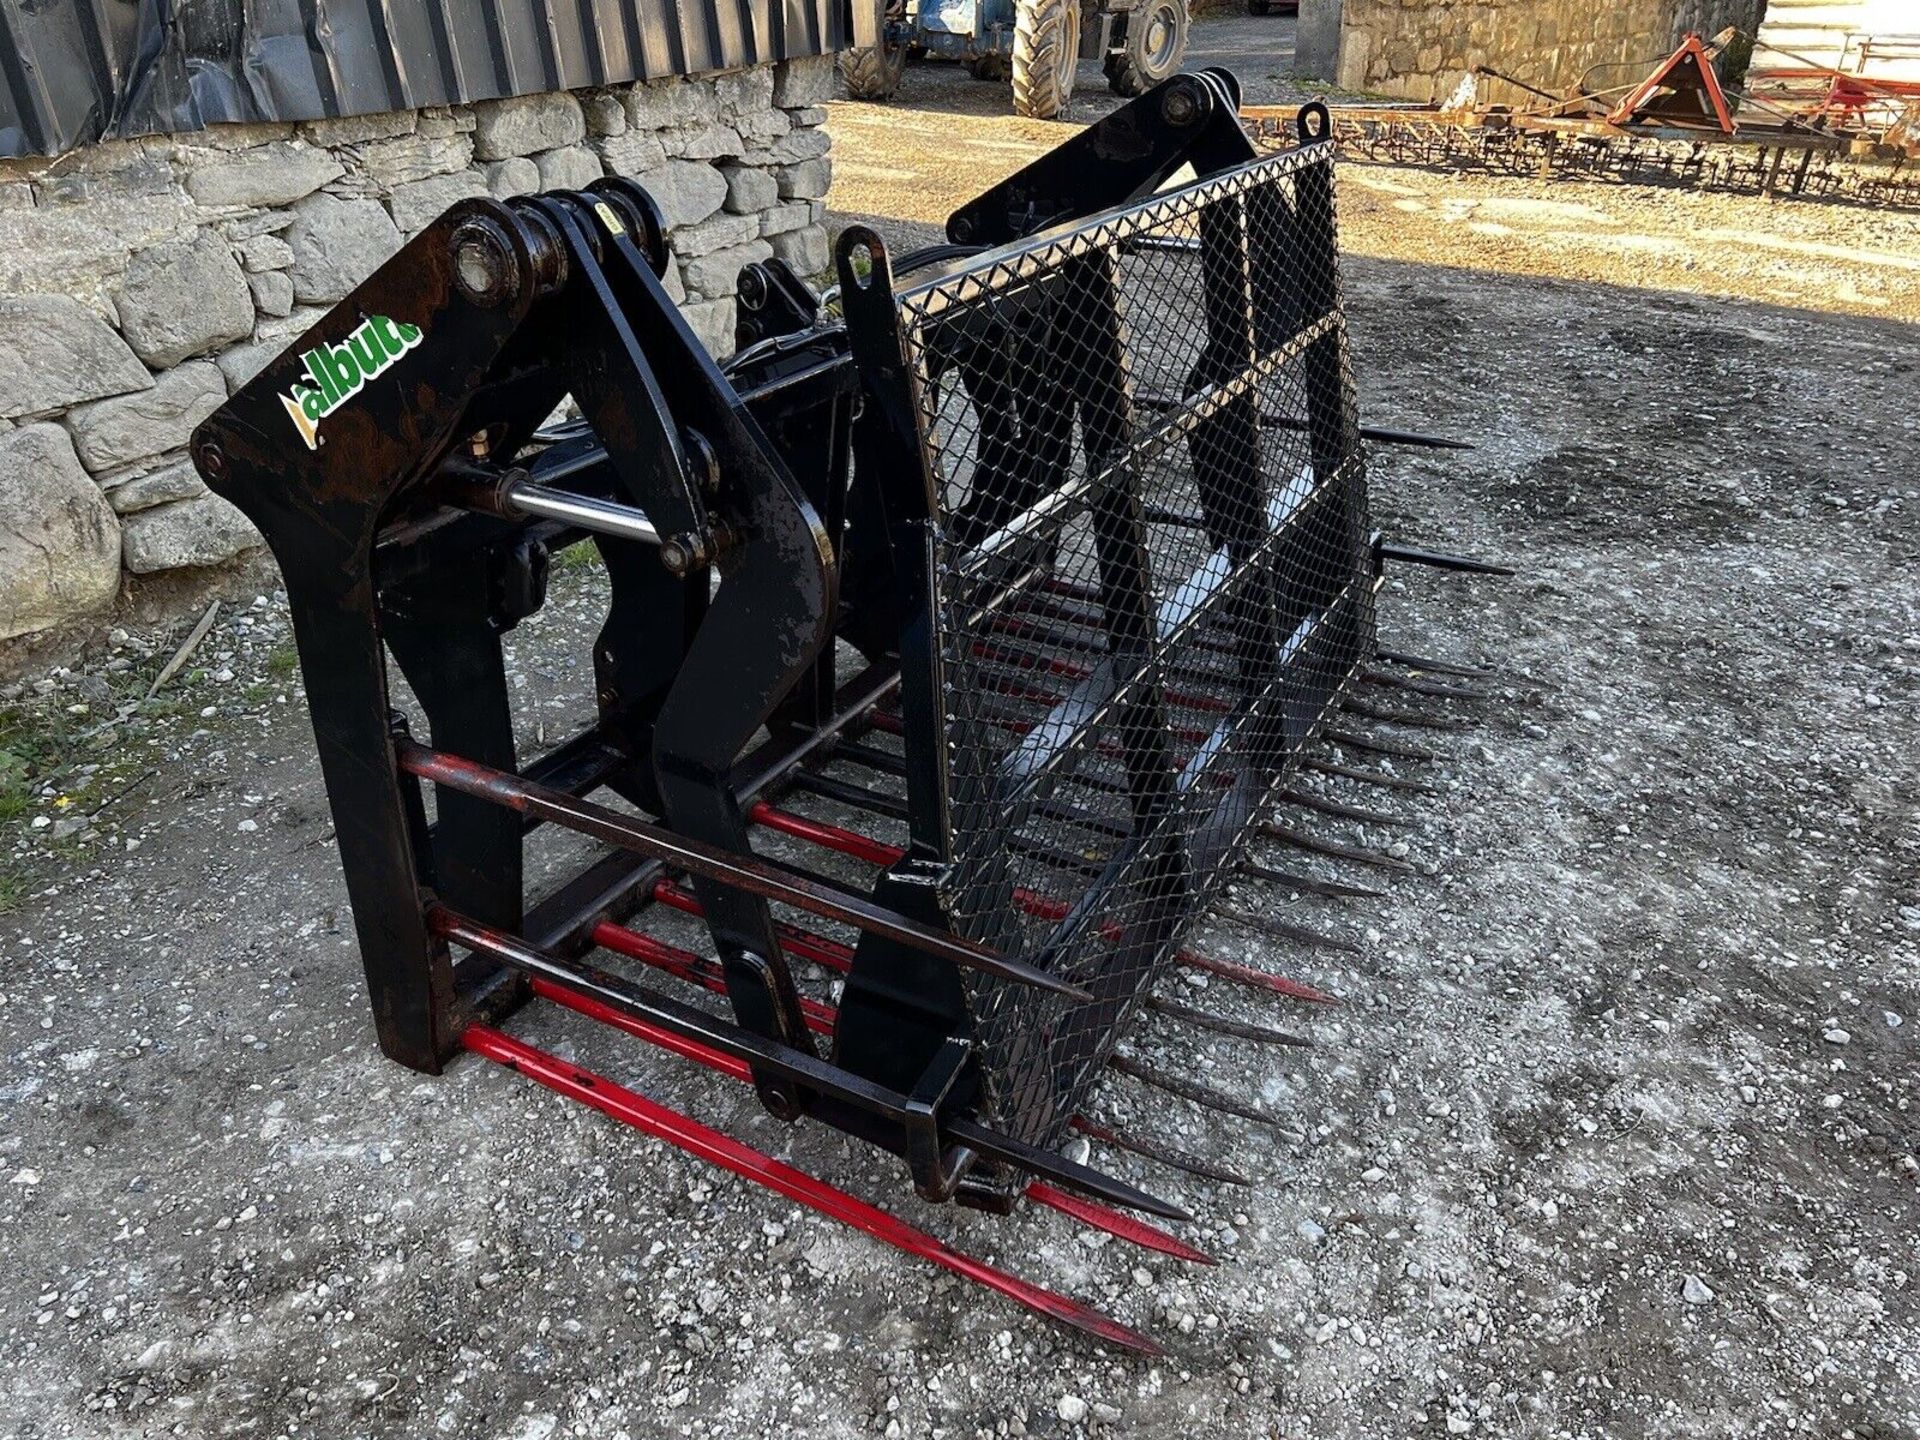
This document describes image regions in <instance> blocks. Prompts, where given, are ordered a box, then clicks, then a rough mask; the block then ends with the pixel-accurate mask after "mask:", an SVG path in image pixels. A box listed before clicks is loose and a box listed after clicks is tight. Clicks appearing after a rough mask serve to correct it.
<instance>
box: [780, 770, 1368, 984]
mask: <svg viewBox="0 0 1920 1440" xmlns="http://www.w3.org/2000/svg"><path fill="white" fill-rule="evenodd" d="M748 818H750V819H752V820H753V821H754V822H755V823H757V824H763V825H768V826H770V827H771V828H774V829H778V830H780V831H781V832H782V833H783V834H788V835H793V836H795V837H796V838H798V839H802V840H806V841H809V842H810V843H812V844H817V845H824V846H827V847H828V848H830V849H834V850H838V851H839V852H840V853H842V854H846V855H852V856H854V857H855V858H857V859H862V860H867V861H869V862H870V863H873V864H878V865H890V864H892V863H893V862H894V861H895V860H897V859H898V858H899V857H900V854H901V853H902V852H901V850H900V848H899V847H898V846H895V845H888V844H887V843H886V842H885V841H882V840H874V839H872V838H871V837H869V836H865V835H861V834H859V833H858V832H856V831H852V830H846V829H843V828H842V827H840V826H838V825H829V824H825V823H823V822H821V821H817V820H808V819H807V818H806V817H804V816H800V815H793V814H791V813H789V812H787V811H784V810H779V809H776V808H775V807H773V806H771V805H768V804H766V803H765V802H764V801H762V802H760V803H758V804H756V805H754V807H753V808H752V809H751V810H750V811H749V812H748ZM1014 900H1015V903H1016V904H1018V905H1019V906H1020V907H1021V909H1023V910H1024V911H1026V913H1028V914H1030V915H1035V916H1038V917H1040V918H1042V919H1048V920H1059V919H1064V918H1065V916H1066V915H1067V913H1068V911H1069V909H1070V908H1071V907H1069V906H1068V904H1067V903H1066V902H1065V901H1063V900H1054V899H1050V898H1049V897H1047V896H1044V895H1037V894H1034V893H1032V892H1030V891H1029V892H1019V891H1016V892H1015V896H1014ZM1103 930H1104V927H1103ZM1308 933H1310V932H1304V931H1303V932H1301V935H1299V936H1295V937H1293V938H1296V939H1299V938H1303V937H1304V936H1305V935H1306V934H1308ZM782 943H783V944H785V943H787V941H786V938H785V937H784V936H783V937H782ZM1325 943H1328V944H1336V943H1337V942H1333V941H1327V942H1325ZM794 953H796V954H801V953H804V952H800V951H795V952H794ZM807 958H812V957H811V956H808V957H807ZM1173 959H1174V963H1175V964H1176V965H1181V966H1184V967H1185V968H1187V969H1190V970H1204V971H1206V972H1207V973H1208V974H1211V975H1218V976H1220V977H1221V979H1223V980H1231V981H1233V982H1234V983H1235V984H1239V985H1245V986H1247V987H1249V988H1251V989H1256V990H1266V991H1269V992H1271V993H1272V994H1275V995H1283V996H1285V997H1286V998H1288V999H1290V1000H1307V1001H1311V1002H1313V1003H1315V1004H1321V1005H1332V1004H1335V1003H1337V1002H1336V1001H1335V999H1334V997H1333V996H1331V995H1329V994H1327V993H1326V992H1325V991H1324V990H1317V989H1315V988H1314V987H1313V986H1311V985H1306V984H1302V983H1301V982H1300V981H1298V980H1290V979H1288V978H1287V977H1286V976H1284V975H1271V974H1268V973H1267V972H1266V971H1264V970H1256V969H1255V968H1254V967H1252V966H1251V965H1241V964H1238V963H1236V962H1234V961H1232V960H1222V959H1219V958H1218V957H1216V956H1212V955H1207V954H1204V953H1202V952H1200V951H1196V950H1193V949H1190V948H1183V949H1181V950H1178V951H1176V952H1175V953H1174V957H1173Z"/></svg>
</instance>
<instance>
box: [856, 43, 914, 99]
mask: <svg viewBox="0 0 1920 1440" xmlns="http://www.w3.org/2000/svg"><path fill="white" fill-rule="evenodd" d="M906 72H907V47H906V46H905V45H889V44H887V43H885V42H884V41H882V42H881V43H880V44H878V45H870V46H868V47H866V48H865V49H861V50H846V51H843V52H841V55H840V78H841V79H842V80H844V81H846V82H847V97H848V98H849V99H851V100H891V99H892V98H893V96H894V92H895V91H897V90H898V89H899V88H900V77H901V76H903V75H904V74H906Z"/></svg>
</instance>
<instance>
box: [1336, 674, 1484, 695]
mask: <svg viewBox="0 0 1920 1440" xmlns="http://www.w3.org/2000/svg"><path fill="white" fill-rule="evenodd" d="M1360 678H1361V680H1363V681H1364V682H1365V683H1367V684H1368V685H1386V686H1391V687H1392V688H1393V689H1396V690H1407V691H1411V692H1412V693H1413V694H1415V695H1432V696H1434V697H1436V698H1438V699H1441V700H1484V699H1486V698H1487V695H1488V692H1487V691H1485V690H1481V689H1477V688H1475V687H1472V686H1468V685H1443V684H1441V683H1440V682H1439V681H1438V680H1422V679H1421V678H1420V677H1419V676H1417V675H1393V674H1390V673H1388V672H1387V671H1385V670H1362V671H1361V672H1360Z"/></svg>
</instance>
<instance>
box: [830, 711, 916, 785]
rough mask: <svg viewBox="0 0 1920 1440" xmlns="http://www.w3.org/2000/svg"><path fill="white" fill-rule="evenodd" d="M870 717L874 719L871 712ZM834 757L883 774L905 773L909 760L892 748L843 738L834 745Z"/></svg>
mask: <svg viewBox="0 0 1920 1440" xmlns="http://www.w3.org/2000/svg"><path fill="white" fill-rule="evenodd" d="M867 718H868V719H872V718H873V717H872V715H871V714H870V715H869V716H868V717H867ZM832 754H833V758H834V759H836V760H846V761H850V762H851V763H853V764H855V765H859V766H862V767H864V768H866V769H868V770H873V771H876V772H878V773H879V774H882V775H905V774H906V773H907V762H906V760H905V759H903V758H902V757H901V756H898V755H895V754H894V753H893V752H892V751H890V750H882V749H880V748H879V747H878V746H874V745H866V744H862V743H861V742H860V741H858V740H842V741H841V742H840V743H839V744H837V745H835V746H834V747H833V751H832Z"/></svg>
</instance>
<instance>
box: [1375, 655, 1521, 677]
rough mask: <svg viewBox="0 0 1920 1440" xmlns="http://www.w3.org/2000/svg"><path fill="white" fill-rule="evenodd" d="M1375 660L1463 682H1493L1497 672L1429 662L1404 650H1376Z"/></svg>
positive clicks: (1469, 666)
mask: <svg viewBox="0 0 1920 1440" xmlns="http://www.w3.org/2000/svg"><path fill="white" fill-rule="evenodd" d="M1373 658H1374V659H1376V660H1384V661H1386V662H1387V663H1388V664H1389V665H1404V666H1406V667H1407V668H1408V669H1409V670H1430V671H1432V672H1433V673H1434V674H1435V675H1458V676H1459V677H1460V678H1461V679H1463V680H1491V679H1493V678H1494V676H1495V675H1496V673H1497V672H1496V671H1495V670H1493V669H1492V667H1490V666H1486V665H1461V664H1458V663H1456V662H1454V661H1452V660H1429V659H1428V658H1427V657H1426V656H1424V655H1410V654H1408V653H1407V652H1406V651H1404V650H1376V651H1374V652H1373Z"/></svg>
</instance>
